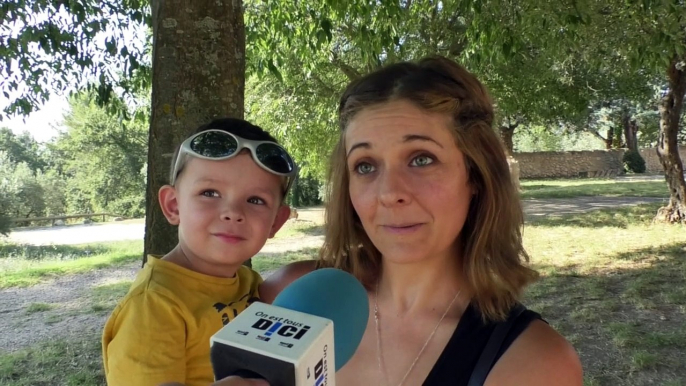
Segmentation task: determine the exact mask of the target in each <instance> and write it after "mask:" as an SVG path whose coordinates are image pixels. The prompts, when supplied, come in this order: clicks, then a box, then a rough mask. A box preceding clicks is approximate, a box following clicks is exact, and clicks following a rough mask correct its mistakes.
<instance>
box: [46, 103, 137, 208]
mask: <svg viewBox="0 0 686 386" xmlns="http://www.w3.org/2000/svg"><path fill="white" fill-rule="evenodd" d="M115 103H118V104H123V102H122V101H121V100H119V99H116V98H115V99H113V100H111V101H110V105H112V104H115ZM69 104H70V112H69V113H68V114H67V115H66V116H65V119H64V125H65V127H66V128H67V130H66V131H65V132H63V133H62V134H60V136H59V137H58V139H57V140H56V141H55V143H54V145H52V151H53V152H54V153H55V156H56V157H55V158H56V159H55V161H54V162H55V169H56V170H60V174H59V177H61V178H62V181H63V182H64V183H63V184H60V181H59V179H58V178H56V177H57V176H52V175H49V176H48V177H47V180H46V182H45V183H46V184H47V183H48V182H49V183H51V184H53V185H52V186H53V187H55V192H57V193H56V195H57V197H55V201H57V200H59V198H60V197H59V193H58V192H59V191H60V188H61V189H63V191H66V192H65V193H64V194H63V196H64V199H65V201H66V206H67V208H68V211H69V212H70V213H97V212H111V213H113V214H117V215H122V216H126V217H140V216H142V215H143V214H144V213H145V204H144V203H145V195H144V192H145V162H146V160H147V157H146V151H147V146H148V145H147V126H148V125H147V124H148V121H147V119H139V118H135V116H136V114H126V115H127V116H128V117H129V118H124V117H123V116H117V115H113V114H112V113H110V112H109V111H108V109H107V108H105V107H100V106H98V105H97V103H96V102H95V96H94V95H93V93H89V92H84V93H81V94H78V95H76V96H74V97H72V98H71V100H70V103H69ZM126 109H127V107H126V106H120V107H114V108H113V110H116V111H122V110H126ZM55 174H57V173H56V172H55ZM53 202H54V201H53Z"/></svg>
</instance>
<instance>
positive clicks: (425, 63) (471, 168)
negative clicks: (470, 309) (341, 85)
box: [318, 56, 537, 321]
mask: <svg viewBox="0 0 686 386" xmlns="http://www.w3.org/2000/svg"><path fill="white" fill-rule="evenodd" d="M398 100H402V101H409V102H411V103H413V104H415V105H416V106H418V107H419V108H421V109H423V110H425V111H428V112H433V113H439V114H447V115H449V116H450V117H452V121H453V125H452V127H451V129H452V130H451V131H452V133H453V135H454V138H455V143H456V145H457V147H458V148H459V149H460V151H462V153H463V154H464V157H465V164H466V167H467V173H468V175H469V182H470V184H471V185H472V186H473V187H474V188H475V190H476V193H475V196H474V197H473V198H472V201H471V203H470V206H469V211H468V214H467V219H466V221H465V224H464V227H463V228H462V231H461V233H460V235H459V237H458V240H456V242H458V243H459V246H460V247H461V248H462V250H461V256H462V269H463V271H464V274H465V276H466V278H467V280H468V282H469V285H470V286H471V289H472V290H473V292H474V297H473V302H474V304H475V305H476V306H477V308H478V309H479V311H480V312H481V315H482V318H483V319H484V320H485V321H497V320H503V319H504V318H505V317H506V315H507V313H508V311H509V310H510V308H511V307H512V306H513V305H514V304H515V303H516V302H517V300H518V298H519V297H520V295H521V292H522V290H523V289H524V287H526V285H527V284H529V283H530V282H532V281H534V280H535V279H536V277H537V273H536V272H535V271H534V270H532V269H531V268H529V267H527V265H526V263H527V262H528V260H529V257H528V255H527V253H526V251H525V250H524V247H523V245H522V225H523V213H522V207H521V203H520V200H519V196H518V193H517V191H516V190H515V188H514V185H513V183H512V180H511V178H510V171H509V167H508V164H507V159H506V156H505V152H504V149H503V146H502V144H501V142H500V140H499V138H498V136H497V135H496V133H495V131H494V130H493V127H492V124H493V103H492V101H491V98H490V97H489V95H488V92H487V91H486V88H485V87H484V86H483V85H482V84H481V83H480V82H479V81H478V80H477V79H476V77H474V75H472V74H471V73H469V72H468V71H467V70H465V69H464V68H463V67H461V66H460V65H458V64H457V63H455V62H453V61H451V60H449V59H446V58H443V57H438V56H433V57H428V58H425V59H422V60H421V61H419V62H418V63H410V62H404V63H397V64H392V65H390V66H387V67H385V68H382V69H380V70H378V71H375V72H373V73H371V74H368V75H366V76H364V77H362V78H360V79H358V80H356V81H354V82H353V83H351V84H350V85H348V87H347V89H346V90H345V92H344V93H343V96H342V97H341V100H340V105H339V126H340V129H341V133H340V138H339V140H338V144H337V145H336V147H335V149H334V151H333V154H332V157H331V163H330V168H329V180H328V184H329V185H328V186H329V192H328V197H327V198H328V199H327V208H326V224H327V227H326V237H325V241H324V246H323V248H322V250H321V252H320V258H319V262H318V266H322V267H323V266H327V267H337V268H340V269H343V270H345V271H348V272H350V273H352V274H353V275H355V276H356V277H357V278H358V279H360V281H362V282H363V283H365V285H367V286H369V287H370V286H371V285H373V283H375V282H376V280H378V275H379V274H380V271H381V254H380V252H379V250H378V249H377V248H376V247H375V246H374V244H373V243H372V241H371V240H370V239H369V237H368V236H367V234H366V232H365V231H364V229H363V228H362V224H361V222H360V219H359V217H358V216H357V214H356V213H355V210H354V208H353V206H352V203H351V199H350V193H349V180H348V177H349V174H348V168H347V164H346V154H345V141H344V138H345V130H346V127H347V126H348V124H349V122H350V120H351V119H353V118H354V117H355V115H356V114H357V113H359V112H360V111H361V110H363V109H364V108H367V107H370V106H373V105H379V104H383V103H387V102H391V101H398ZM456 258H457V257H456Z"/></svg>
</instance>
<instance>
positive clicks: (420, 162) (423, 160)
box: [410, 155, 434, 166]
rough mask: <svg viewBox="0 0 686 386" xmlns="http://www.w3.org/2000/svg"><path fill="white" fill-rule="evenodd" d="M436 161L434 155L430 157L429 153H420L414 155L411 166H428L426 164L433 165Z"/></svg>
mask: <svg viewBox="0 0 686 386" xmlns="http://www.w3.org/2000/svg"><path fill="white" fill-rule="evenodd" d="M432 163H434V159H433V158H432V157H429V156H428V155H420V156H417V157H414V158H413V159H412V161H411V162H410V165H411V166H426V165H431V164H432Z"/></svg>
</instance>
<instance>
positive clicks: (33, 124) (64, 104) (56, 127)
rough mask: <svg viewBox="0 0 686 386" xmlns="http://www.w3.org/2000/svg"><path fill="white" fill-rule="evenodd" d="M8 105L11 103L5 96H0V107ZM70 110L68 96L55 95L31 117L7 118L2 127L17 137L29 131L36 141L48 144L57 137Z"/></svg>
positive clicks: (0, 122) (2, 122)
mask: <svg viewBox="0 0 686 386" xmlns="http://www.w3.org/2000/svg"><path fill="white" fill-rule="evenodd" d="M8 104H9V101H8V100H7V99H6V98H5V97H4V96H0V106H3V107H4V106H7V105H8ZM68 110H69V103H68V101H67V96H66V95H65V96H62V97H61V96H58V95H53V96H52V97H51V98H50V100H49V101H48V102H47V103H45V104H44V105H43V106H40V107H39V109H38V110H37V111H34V112H33V113H31V114H30V115H29V116H27V117H23V116H15V117H10V118H5V119H4V120H2V121H0V127H8V128H9V129H10V130H12V131H13V132H14V133H15V134H17V135H18V134H21V133H22V132H24V131H28V132H29V133H31V135H32V136H33V138H35V139H36V141H38V142H47V141H49V140H50V139H51V138H53V137H55V136H57V134H58V133H59V131H60V129H62V120H63V118H62V117H63V116H64V114H65V113H66V112H67V111H68Z"/></svg>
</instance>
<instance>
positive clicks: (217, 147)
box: [190, 131, 238, 158]
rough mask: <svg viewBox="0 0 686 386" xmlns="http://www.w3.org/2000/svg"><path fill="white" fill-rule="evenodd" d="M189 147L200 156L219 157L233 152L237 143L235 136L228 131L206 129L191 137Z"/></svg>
mask: <svg viewBox="0 0 686 386" xmlns="http://www.w3.org/2000/svg"><path fill="white" fill-rule="evenodd" d="M190 148H191V150H193V151H194V152H195V153H197V154H199V155H201V156H205V157H209V158H219V157H226V156H229V155H231V154H233V153H235V152H236V149H237V148H238V143H237V142H236V138H234V137H233V136H232V135H230V134H228V133H222V132H219V131H208V132H205V133H201V134H199V135H198V136H197V137H195V138H193V140H192V141H191V143H190Z"/></svg>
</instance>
